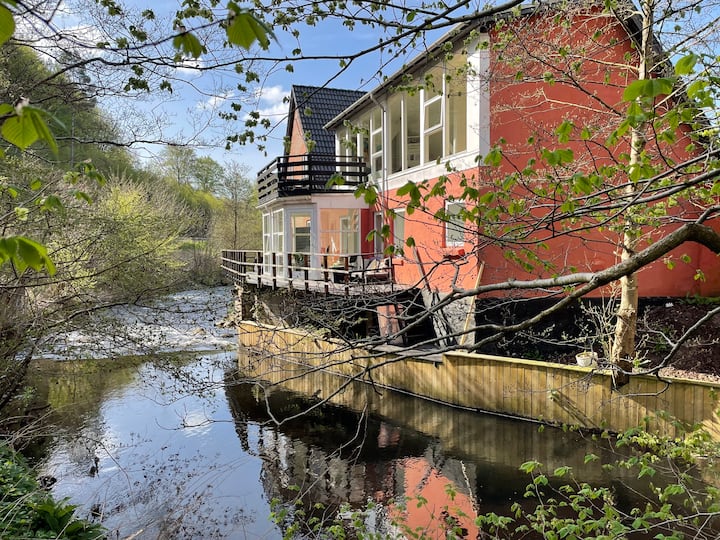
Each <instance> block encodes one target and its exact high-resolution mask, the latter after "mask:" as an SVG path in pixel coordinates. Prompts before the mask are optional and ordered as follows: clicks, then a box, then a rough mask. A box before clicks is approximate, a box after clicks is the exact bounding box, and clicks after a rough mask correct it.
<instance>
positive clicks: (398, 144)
mask: <svg viewBox="0 0 720 540" xmlns="http://www.w3.org/2000/svg"><path fill="white" fill-rule="evenodd" d="M388 118H389V121H388V122H389V124H390V125H389V126H388V127H389V129H390V158H389V159H390V172H391V173H396V172H398V171H400V170H402V168H403V166H402V163H403V161H402V157H403V156H402V152H403V142H404V139H405V137H403V118H402V96H400V95H399V94H396V95H393V96H390V99H389V100H388Z"/></svg>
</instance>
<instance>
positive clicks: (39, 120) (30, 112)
mask: <svg viewBox="0 0 720 540" xmlns="http://www.w3.org/2000/svg"><path fill="white" fill-rule="evenodd" d="M22 112H23V116H28V117H29V118H30V121H31V122H32V125H33V127H34V128H35V132H36V133H37V134H38V137H39V138H40V140H43V141H45V142H46V143H47V145H48V146H49V147H50V150H52V152H53V154H55V155H57V153H58V147H57V143H56V142H55V137H53V134H52V132H51V131H50V128H49V127H48V125H47V123H46V122H45V118H44V116H45V112H44V111H42V110H41V109H37V108H35V107H30V106H27V107H24V108H23V111H22Z"/></svg>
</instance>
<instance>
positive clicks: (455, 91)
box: [337, 53, 485, 179]
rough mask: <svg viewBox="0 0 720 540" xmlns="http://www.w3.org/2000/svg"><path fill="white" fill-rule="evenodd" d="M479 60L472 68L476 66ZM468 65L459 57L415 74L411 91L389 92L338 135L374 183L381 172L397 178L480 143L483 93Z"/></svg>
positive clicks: (465, 56)
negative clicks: (478, 123) (352, 151)
mask: <svg viewBox="0 0 720 540" xmlns="http://www.w3.org/2000/svg"><path fill="white" fill-rule="evenodd" d="M477 54H479V53H476V54H475V55H473V56H472V63H477V62H478V59H477V58H476V56H477ZM469 59H470V57H468V56H467V55H465V54H457V55H455V56H454V57H452V58H450V59H448V60H447V61H445V62H443V63H441V64H437V65H435V66H434V67H432V68H430V69H429V70H427V71H426V72H424V73H420V74H417V75H416V76H415V79H414V80H415V82H414V84H411V86H416V87H415V88H414V89H413V91H397V92H391V93H390V94H388V97H387V99H385V101H384V103H382V104H377V103H376V104H375V106H374V107H373V108H372V109H371V110H370V111H368V112H367V113H366V114H365V115H363V116H361V117H359V118H356V119H353V120H352V121H351V122H350V125H352V126H353V127H352V128H341V129H339V130H338V132H337V133H338V134H337V136H338V144H340V145H341V146H343V145H344V146H345V147H346V148H347V147H353V148H354V149H355V150H354V151H355V152H357V153H358V155H360V156H361V157H363V158H364V159H365V162H366V163H367V164H368V165H369V166H370V170H371V174H372V178H374V179H378V178H381V177H382V173H383V167H386V168H387V173H388V174H396V173H399V172H402V171H404V170H406V169H410V168H413V167H417V166H419V165H422V164H432V163H434V162H436V161H438V160H439V159H442V158H444V157H447V156H451V155H454V154H458V153H461V152H466V151H467V150H468V147H469V146H474V144H475V143H474V142H473V143H472V144H471V143H470V141H469V140H468V139H469V138H470V137H471V138H472V141H475V140H476V139H478V137H479V133H477V131H478V130H477V126H476V124H477V117H478V115H479V114H480V109H479V107H480V105H479V103H480V99H482V97H481V96H480V94H482V93H483V92H485V90H483V88H482V87H481V85H479V84H478V81H479V75H478V73H477V70H475V69H472V70H471V69H469V68H468V61H469ZM469 89H471V90H469ZM473 119H475V120H473ZM385 123H387V125H385ZM473 130H474V131H473ZM357 134H359V135H357Z"/></svg>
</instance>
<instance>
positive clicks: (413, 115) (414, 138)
mask: <svg viewBox="0 0 720 540" xmlns="http://www.w3.org/2000/svg"><path fill="white" fill-rule="evenodd" d="M405 122H406V123H407V149H406V152H407V154H406V156H405V162H406V168H408V169H409V168H410V167H415V166H417V165H420V94H419V93H418V94H416V95H414V96H410V95H406V96H405Z"/></svg>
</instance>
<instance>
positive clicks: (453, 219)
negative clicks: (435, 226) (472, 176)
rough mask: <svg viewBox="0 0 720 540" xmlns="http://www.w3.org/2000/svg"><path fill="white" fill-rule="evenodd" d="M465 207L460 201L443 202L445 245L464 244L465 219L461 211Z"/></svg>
mask: <svg viewBox="0 0 720 540" xmlns="http://www.w3.org/2000/svg"><path fill="white" fill-rule="evenodd" d="M464 209H465V203H463V202H462V201H447V202H446V203H445V216H446V221H445V246H447V247H457V246H463V245H465V230H466V225H465V220H464V219H463V217H462V215H461V212H462V210H464Z"/></svg>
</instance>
